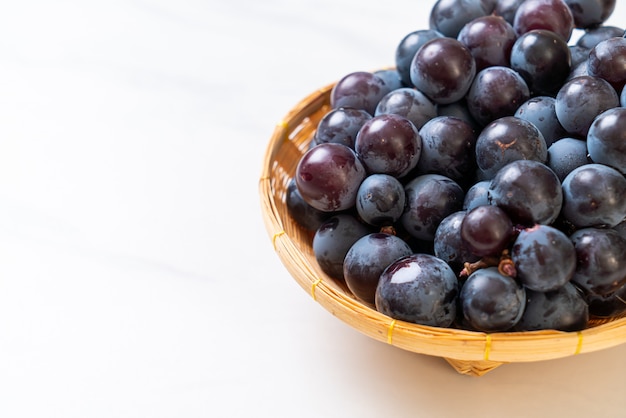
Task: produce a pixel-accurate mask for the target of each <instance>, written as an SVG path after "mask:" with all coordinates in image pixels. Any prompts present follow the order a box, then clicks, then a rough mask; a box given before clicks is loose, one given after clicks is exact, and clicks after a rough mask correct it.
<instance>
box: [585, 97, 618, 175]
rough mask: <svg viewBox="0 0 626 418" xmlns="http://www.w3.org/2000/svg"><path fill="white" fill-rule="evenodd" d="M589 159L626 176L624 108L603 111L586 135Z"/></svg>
mask: <svg viewBox="0 0 626 418" xmlns="http://www.w3.org/2000/svg"><path fill="white" fill-rule="evenodd" d="M587 149H588V150H589V157H591V159H592V160H593V161H594V162H596V163H602V164H605V165H608V166H611V167H613V168H615V169H617V170H618V171H620V172H621V173H622V174H624V175H626V108H625V107H616V108H613V109H609V110H605V111H604V112H602V113H601V114H600V115H598V117H597V118H596V119H595V120H594V121H593V123H592V124H591V128H589V133H588V134H587Z"/></svg>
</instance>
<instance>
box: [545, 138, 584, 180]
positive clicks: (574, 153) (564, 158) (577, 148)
mask: <svg viewBox="0 0 626 418" xmlns="http://www.w3.org/2000/svg"><path fill="white" fill-rule="evenodd" d="M590 162H591V161H590V160H589V158H588V157H587V142H586V141H582V140H580V139H575V138H561V139H559V140H558V141H556V142H554V143H553V144H552V145H550V147H549V148H548V163H547V165H548V167H550V168H551V169H552V171H554V172H555V173H556V175H557V176H558V177H559V180H561V181H563V180H565V177H567V175H568V174H569V173H570V172H571V171H572V170H573V169H575V168H577V167H580V166H581V165H585V164H588V163H590Z"/></svg>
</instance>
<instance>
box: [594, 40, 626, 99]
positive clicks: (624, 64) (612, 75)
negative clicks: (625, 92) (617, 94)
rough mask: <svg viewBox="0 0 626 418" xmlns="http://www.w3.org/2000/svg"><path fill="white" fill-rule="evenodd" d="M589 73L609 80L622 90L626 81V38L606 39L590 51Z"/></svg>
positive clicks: (618, 89) (616, 88)
mask: <svg viewBox="0 0 626 418" xmlns="http://www.w3.org/2000/svg"><path fill="white" fill-rule="evenodd" d="M587 66H588V71H589V74H590V75H592V76H595V77H600V78H602V79H604V80H606V81H608V82H609V83H610V84H611V85H612V86H613V88H615V90H617V91H621V90H622V87H624V83H626V38H622V37H613V38H609V39H605V40H604V41H601V42H599V43H598V44H597V45H596V46H594V47H593V48H592V49H591V51H590V52H589V60H588V65H587Z"/></svg>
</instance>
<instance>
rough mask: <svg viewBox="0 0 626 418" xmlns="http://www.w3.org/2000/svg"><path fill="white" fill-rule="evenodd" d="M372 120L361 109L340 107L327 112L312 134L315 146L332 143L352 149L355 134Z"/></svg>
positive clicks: (370, 116)
mask: <svg viewBox="0 0 626 418" xmlns="http://www.w3.org/2000/svg"><path fill="white" fill-rule="evenodd" d="M371 118H372V115H370V114H369V113H367V112H366V111H365V110H362V109H354V108H349V107H340V108H338V109H331V110H330V111H328V112H327V113H326V114H325V115H324V116H323V117H322V119H320V121H319V122H318V124H317V129H316V130H315V133H314V134H313V141H314V144H315V145H319V144H323V143H326V142H334V143H339V144H343V145H346V146H348V147H350V148H352V149H354V141H355V139H356V134H357V133H358V132H359V130H360V129H361V127H362V126H363V125H364V124H365V122H367V121H368V120H370V119H371Z"/></svg>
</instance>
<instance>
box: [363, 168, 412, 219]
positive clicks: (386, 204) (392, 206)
mask: <svg viewBox="0 0 626 418" xmlns="http://www.w3.org/2000/svg"><path fill="white" fill-rule="evenodd" d="M405 201H406V196H405V193H404V186H403V185H402V183H400V181H399V180H398V179H396V178H395V177H393V176H390V175H388V174H371V175H369V176H367V177H366V178H365V180H363V182H362V183H361V185H360V186H359V190H358V192H357V198H356V210H357V213H358V214H359V216H360V217H361V219H363V221H365V222H367V223H368V224H370V225H373V226H385V225H393V224H394V223H395V222H396V221H398V220H399V219H400V216H402V213H403V212H404V204H405Z"/></svg>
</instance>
